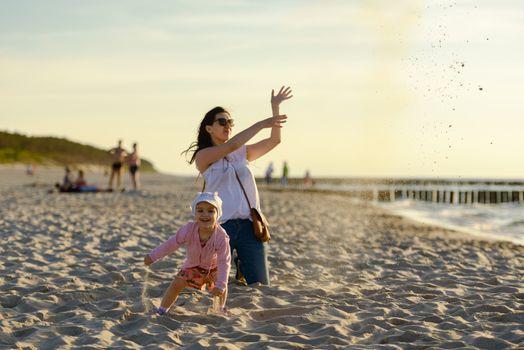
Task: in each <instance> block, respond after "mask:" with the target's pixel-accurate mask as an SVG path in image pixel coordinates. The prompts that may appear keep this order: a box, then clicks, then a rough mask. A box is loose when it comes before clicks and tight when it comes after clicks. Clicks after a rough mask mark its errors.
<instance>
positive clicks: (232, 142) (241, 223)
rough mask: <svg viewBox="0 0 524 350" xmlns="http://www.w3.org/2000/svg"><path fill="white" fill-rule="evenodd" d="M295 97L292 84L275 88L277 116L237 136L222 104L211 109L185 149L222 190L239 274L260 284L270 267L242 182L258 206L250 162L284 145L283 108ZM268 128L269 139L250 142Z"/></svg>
mask: <svg viewBox="0 0 524 350" xmlns="http://www.w3.org/2000/svg"><path fill="white" fill-rule="evenodd" d="M291 97H293V95H291V89H290V88H289V87H284V86H282V87H281V88H280V91H279V92H278V93H277V94H276V95H275V91H274V90H272V91H271V109H272V111H273V117H271V118H267V119H263V120H261V121H259V122H256V123H255V124H253V125H252V126H251V127H249V128H247V129H245V130H244V131H242V132H240V133H238V134H237V135H236V136H234V137H230V136H231V130H232V128H233V126H234V123H233V119H232V118H231V115H230V114H229V113H228V112H227V111H226V110H225V109H224V108H222V107H215V108H213V109H212V110H210V111H209V112H207V114H206V115H205V117H204V119H203V120H202V122H201V123H200V127H199V129H198V137H197V141H196V142H195V143H193V144H192V145H191V146H190V147H189V149H188V150H187V151H186V152H190V151H193V154H192V156H191V160H190V161H189V163H190V164H192V163H193V162H195V163H196V167H197V169H198V171H199V172H200V173H201V174H202V175H203V177H204V181H205V190H206V191H208V192H218V194H219V196H220V197H221V198H222V200H223V207H222V218H221V225H222V227H223V228H224V229H225V230H226V232H227V233H228V235H229V244H230V246H231V252H233V250H236V252H237V256H238V260H236V263H237V270H238V271H237V276H238V275H239V273H241V274H242V275H243V276H244V278H245V279H246V282H247V283H248V284H252V283H256V282H260V283H262V284H266V285H269V271H268V267H267V252H266V245H265V244H263V243H262V242H260V241H259V240H258V239H257V238H255V236H254V234H253V224H252V222H251V220H250V208H249V205H248V203H247V201H246V198H245V196H244V193H243V191H242V188H241V187H240V184H239V180H240V181H241V182H242V186H243V187H244V189H245V191H246V193H247V196H248V198H249V202H250V203H251V205H252V206H255V207H256V208H260V200H259V196H258V189H257V186H256V183H255V178H254V176H253V173H252V171H251V169H250V166H249V164H250V162H252V161H254V160H255V159H258V158H260V157H262V156H263V155H264V154H266V153H268V152H269V151H271V150H272V149H273V148H275V146H276V145H278V144H279V143H280V128H281V127H282V124H284V123H285V122H286V119H287V116H285V115H280V110H279V106H280V103H282V102H283V101H285V100H287V99H290V98H291ZM265 128H271V135H270V136H269V137H268V138H266V139H263V140H261V141H259V142H257V143H253V144H249V145H246V143H247V142H248V141H249V140H250V139H251V138H253V136H255V135H256V134H257V133H258V132H260V131H261V130H262V129H265ZM237 176H238V179H237Z"/></svg>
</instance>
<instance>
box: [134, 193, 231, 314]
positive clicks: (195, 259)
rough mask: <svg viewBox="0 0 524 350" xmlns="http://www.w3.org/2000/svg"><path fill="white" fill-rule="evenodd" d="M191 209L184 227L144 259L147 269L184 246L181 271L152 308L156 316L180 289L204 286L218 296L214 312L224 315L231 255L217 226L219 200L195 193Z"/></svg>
mask: <svg viewBox="0 0 524 350" xmlns="http://www.w3.org/2000/svg"><path fill="white" fill-rule="evenodd" d="M191 210H192V212H193V216H194V221H191V222H189V223H187V224H186V225H184V226H183V227H182V228H180V229H179V230H178V232H177V233H176V234H175V235H174V236H172V237H171V238H169V239H168V240H167V241H166V242H165V243H163V244H161V245H160V246H158V247H157V248H155V249H153V250H152V251H151V252H150V253H149V254H147V255H146V256H145V258H144V264H145V265H146V266H149V265H151V264H153V263H154V262H155V261H158V260H160V259H162V258H163V257H165V256H166V255H169V254H171V253H173V252H174V251H176V250H177V249H178V248H179V247H180V246H182V245H184V246H185V247H186V259H185V260H184V263H183V265H182V268H181V270H180V271H179V272H178V274H177V275H176V278H175V280H174V281H173V282H172V283H171V285H170V286H169V288H168V289H167V290H166V292H165V294H164V297H163V298H162V302H161V303H160V307H159V308H158V309H156V312H157V313H158V314H159V315H163V314H164V313H166V312H167V310H168V309H169V308H170V307H171V305H172V304H173V303H174V302H175V301H176V299H177V297H178V295H179V294H180V292H181V291H182V290H183V289H184V288H186V287H192V288H196V289H200V290H202V289H203V288H204V286H207V289H208V290H209V291H210V292H211V294H212V295H213V296H214V297H219V299H220V301H219V304H220V310H217V311H219V312H225V309H224V307H225V304H226V299H227V281H228V277H229V271H230V268H231V252H230V248H229V237H228V235H227V233H226V231H225V230H224V229H223V228H222V227H221V226H220V225H219V224H218V219H219V218H220V217H221V215H222V200H221V199H220V197H219V196H218V194H217V193H211V192H199V193H198V194H197V196H196V197H195V199H194V200H193V204H192V205H191Z"/></svg>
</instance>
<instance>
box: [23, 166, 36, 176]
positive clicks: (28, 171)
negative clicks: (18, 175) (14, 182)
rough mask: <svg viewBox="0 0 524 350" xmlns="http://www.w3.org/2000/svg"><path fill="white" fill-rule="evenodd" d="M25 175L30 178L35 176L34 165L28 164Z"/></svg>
mask: <svg viewBox="0 0 524 350" xmlns="http://www.w3.org/2000/svg"><path fill="white" fill-rule="evenodd" d="M25 173H26V174H27V175H29V176H33V175H34V174H35V166H34V165H33V164H27V167H26V168H25Z"/></svg>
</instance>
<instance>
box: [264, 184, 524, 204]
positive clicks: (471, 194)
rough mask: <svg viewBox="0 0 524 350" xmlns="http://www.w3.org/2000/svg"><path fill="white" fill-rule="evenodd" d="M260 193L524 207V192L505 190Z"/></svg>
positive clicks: (305, 189) (302, 189)
mask: <svg viewBox="0 0 524 350" xmlns="http://www.w3.org/2000/svg"><path fill="white" fill-rule="evenodd" d="M261 189H265V190H270V191H277V192H286V191H300V192H316V193H326V194H339V195H345V196H349V197H352V198H358V199H361V200H367V201H377V202H392V201H396V200H403V199H411V200H418V201H424V202H433V203H446V204H473V203H480V204H499V203H524V191H520V190H519V191H509V190H508V191H505V190H497V191H495V190H469V191H463V190H460V189H458V190H450V189H446V190H428V189H374V190H332V189H319V188H315V187H314V186H313V187H303V186H288V187H280V186H275V187H273V186H261Z"/></svg>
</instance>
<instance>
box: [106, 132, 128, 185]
mask: <svg viewBox="0 0 524 350" xmlns="http://www.w3.org/2000/svg"><path fill="white" fill-rule="evenodd" d="M109 154H110V155H111V160H112V163H111V175H110V176H109V186H108V188H109V189H113V178H114V177H115V176H116V188H117V190H120V189H121V183H122V164H123V163H124V160H125V159H126V155H127V152H126V151H125V150H124V149H123V148H122V140H118V146H117V147H115V148H111V149H110V150H109Z"/></svg>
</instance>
